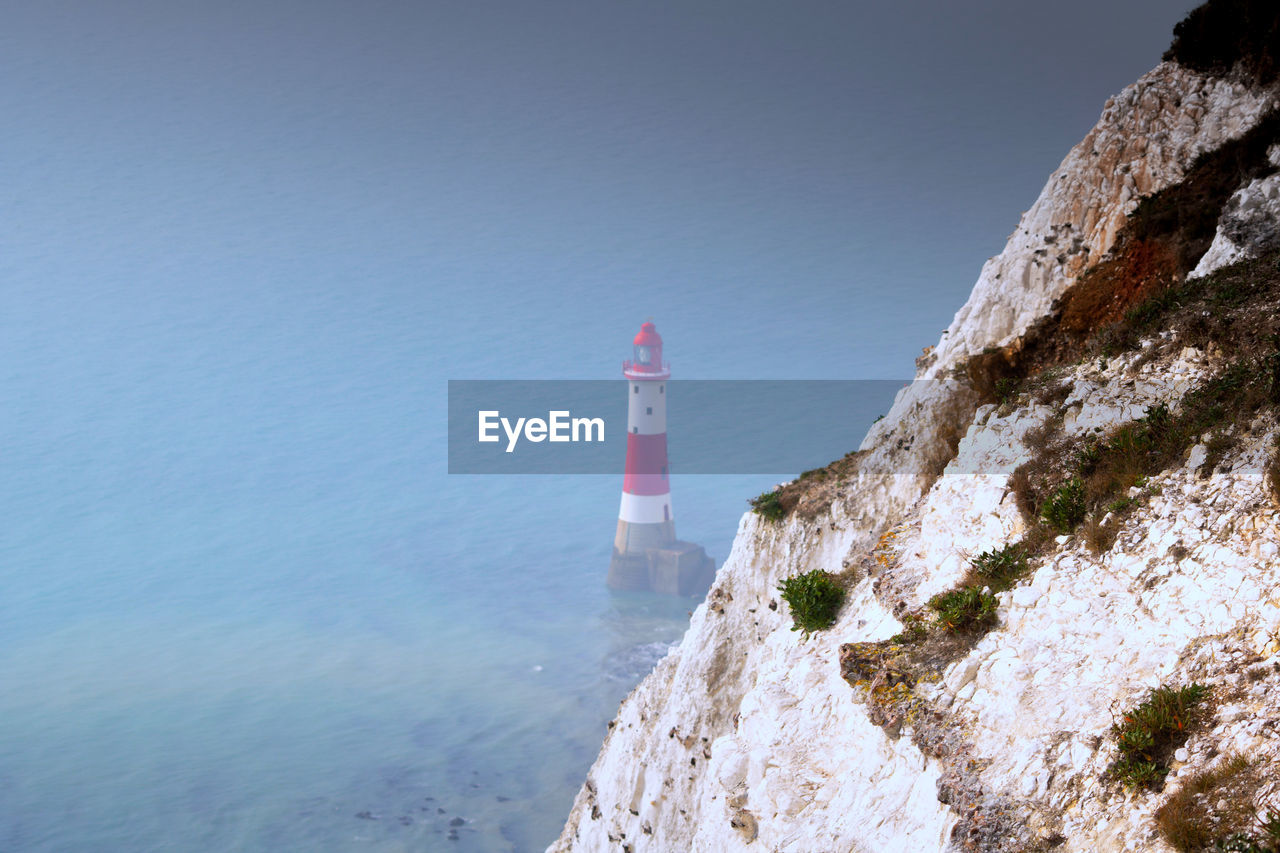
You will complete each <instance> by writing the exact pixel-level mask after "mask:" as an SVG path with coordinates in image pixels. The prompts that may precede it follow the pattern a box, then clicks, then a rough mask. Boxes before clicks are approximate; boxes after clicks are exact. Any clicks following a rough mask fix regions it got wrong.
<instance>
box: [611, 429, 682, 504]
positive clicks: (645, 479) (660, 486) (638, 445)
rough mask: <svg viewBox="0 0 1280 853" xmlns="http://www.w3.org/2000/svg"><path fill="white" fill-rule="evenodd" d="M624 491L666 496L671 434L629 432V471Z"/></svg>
mask: <svg viewBox="0 0 1280 853" xmlns="http://www.w3.org/2000/svg"><path fill="white" fill-rule="evenodd" d="M622 490H623V491H624V492H627V493H628V494H632V495H665V494H667V493H668V492H670V491H671V487H670V486H669V485H668V482H667V434H666V433H665V432H662V433H658V434H657V435H638V434H636V433H631V434H628V435H627V472H626V475H625V476H624V477H623V480H622Z"/></svg>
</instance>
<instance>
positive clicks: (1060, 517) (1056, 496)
mask: <svg viewBox="0 0 1280 853" xmlns="http://www.w3.org/2000/svg"><path fill="white" fill-rule="evenodd" d="M1084 516H1085V505H1084V484H1083V483H1081V482H1080V478H1079V477H1072V478H1071V479H1070V480H1068V481H1067V482H1065V483H1063V484H1062V485H1061V486H1059V487H1058V488H1057V490H1056V491H1054V493H1053V494H1052V495H1050V496H1049V499H1048V500H1047V501H1045V503H1044V508H1043V509H1041V510H1040V517H1041V519H1043V520H1044V522H1045V524H1048V525H1049V526H1050V527H1052V528H1053V529H1054V530H1056V531H1058V532H1059V533H1070V532H1071V531H1073V530H1075V529H1076V525H1078V524H1079V523H1080V522H1082V521H1084Z"/></svg>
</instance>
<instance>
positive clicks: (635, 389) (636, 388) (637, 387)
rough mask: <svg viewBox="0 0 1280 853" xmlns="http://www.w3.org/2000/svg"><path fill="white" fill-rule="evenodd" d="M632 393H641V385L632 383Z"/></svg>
mask: <svg viewBox="0 0 1280 853" xmlns="http://www.w3.org/2000/svg"><path fill="white" fill-rule="evenodd" d="M631 393H633V394H639V393H640V386H639V385H632V386H631Z"/></svg>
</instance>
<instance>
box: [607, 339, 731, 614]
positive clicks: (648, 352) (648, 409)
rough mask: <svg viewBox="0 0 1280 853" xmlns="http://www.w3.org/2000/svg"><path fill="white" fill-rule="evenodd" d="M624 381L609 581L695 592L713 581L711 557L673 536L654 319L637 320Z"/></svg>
mask: <svg viewBox="0 0 1280 853" xmlns="http://www.w3.org/2000/svg"><path fill="white" fill-rule="evenodd" d="M632 347H633V349H632V358H631V359H628V360H627V361H624V362H623V363H622V375H623V376H624V377H625V378H626V380H627V462H626V472H625V474H624V475H623V480H622V505H621V506H620V507H619V509H618V530H617V533H616V534H615V535H614V538H613V558H612V559H611V560H610V562H609V578H608V583H609V586H610V587H612V588H614V589H619V590H652V591H654V592H665V593H671V594H673V595H698V594H701V593H703V592H705V591H706V590H707V588H708V587H710V586H711V581H712V579H713V578H714V577H715V563H714V562H713V561H712V560H711V558H710V557H708V556H707V553H706V551H704V550H703V549H702V547H701V546H699V545H695V544H693V543H692V542H682V541H680V540H679V539H677V538H676V522H675V516H674V514H673V513H672V510H671V482H670V468H669V466H668V462H667V380H669V379H670V378H671V366H670V365H669V364H668V363H667V362H666V361H664V360H663V358H662V336H661V335H659V334H658V330H657V328H656V327H655V326H654V325H653V322H652V321H646V322H645V323H644V324H642V325H641V326H640V332H639V334H637V335H636V336H635V340H634V341H632Z"/></svg>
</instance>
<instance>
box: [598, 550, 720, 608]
mask: <svg viewBox="0 0 1280 853" xmlns="http://www.w3.org/2000/svg"><path fill="white" fill-rule="evenodd" d="M715 576H716V563H715V560H712V559H711V558H710V557H709V556H707V552H706V551H705V550H704V549H703V548H702V546H701V545H695V544H693V543H692V542H682V541H680V540H675V541H672V542H670V543H668V544H666V545H662V546H657V547H652V548H645V549H643V550H641V551H634V550H633V551H627V552H621V551H619V550H618V549H617V548H614V549H613V559H611V560H610V561H609V578H608V584H609V586H610V587H611V588H612V589H617V590H626V591H630V592H644V591H650V592H661V593H665V594H667V595H682V596H692V595H702V594H703V593H705V592H706V591H707V590H708V589H710V588H711V582H712V581H713V580H715Z"/></svg>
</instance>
